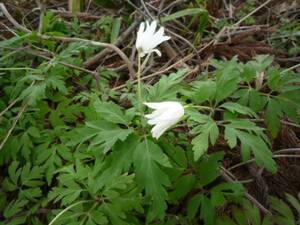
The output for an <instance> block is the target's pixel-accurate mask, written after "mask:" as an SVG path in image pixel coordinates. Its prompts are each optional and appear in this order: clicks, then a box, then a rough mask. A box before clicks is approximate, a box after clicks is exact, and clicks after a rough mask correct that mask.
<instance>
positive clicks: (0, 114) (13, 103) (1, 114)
mask: <svg viewBox="0 0 300 225" xmlns="http://www.w3.org/2000/svg"><path fill="white" fill-rule="evenodd" d="M18 101H19V98H16V99H15V100H13V101H12V102H11V103H10V104H9V105H8V106H7V107H6V108H5V109H4V110H3V111H2V112H1V113H0V117H1V116H3V115H4V113H6V112H7V111H8V110H9V109H10V108H11V107H13V106H14V105H15V104H16V103H17V102H18Z"/></svg>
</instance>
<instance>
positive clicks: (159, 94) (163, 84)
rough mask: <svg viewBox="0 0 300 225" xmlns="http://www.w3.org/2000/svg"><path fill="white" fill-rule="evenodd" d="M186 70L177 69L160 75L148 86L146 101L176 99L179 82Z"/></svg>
mask: <svg viewBox="0 0 300 225" xmlns="http://www.w3.org/2000/svg"><path fill="white" fill-rule="evenodd" d="M186 72H187V70H185V69H182V70H178V71H177V72H176V73H171V74H170V75H169V76H165V75H164V76H162V77H161V78H160V80H159V81H158V82H157V83H156V84H154V85H153V86H151V87H150V88H149V91H148V92H149V94H148V96H147V101H148V102H158V101H164V100H167V101H170V100H176V99H177V93H178V92H179V91H180V88H179V87H180V86H179V84H180V82H181V81H182V80H183V78H184V75H185V74H186Z"/></svg>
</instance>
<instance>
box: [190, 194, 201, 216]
mask: <svg viewBox="0 0 300 225" xmlns="http://www.w3.org/2000/svg"><path fill="white" fill-rule="evenodd" d="M202 198H203V195H202V194H196V195H195V196H193V197H192V198H191V199H190V200H189V202H188V206H187V216H188V218H189V219H190V220H192V219H194V218H195V216H196V214H197V211H198V210H199V207H200V204H201V199H202Z"/></svg>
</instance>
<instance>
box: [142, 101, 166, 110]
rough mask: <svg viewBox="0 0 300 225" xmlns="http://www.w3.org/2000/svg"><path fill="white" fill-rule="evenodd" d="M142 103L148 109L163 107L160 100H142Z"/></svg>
mask: <svg viewBox="0 0 300 225" xmlns="http://www.w3.org/2000/svg"><path fill="white" fill-rule="evenodd" d="M144 105H146V106H148V107H149V108H150V109H160V108H163V107H164V103H161V102H144Z"/></svg>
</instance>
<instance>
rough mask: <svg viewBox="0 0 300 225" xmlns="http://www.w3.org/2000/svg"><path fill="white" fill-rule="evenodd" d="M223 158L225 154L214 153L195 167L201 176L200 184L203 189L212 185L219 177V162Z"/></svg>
mask: <svg viewBox="0 0 300 225" xmlns="http://www.w3.org/2000/svg"><path fill="white" fill-rule="evenodd" d="M223 157H224V153H223V152H217V153H213V154H211V155H209V156H208V158H203V159H202V160H201V161H200V162H197V163H196V164H195V165H194V167H195V170H196V171H197V175H198V176H199V181H198V182H199V184H200V185H201V186H202V187H204V186H206V185H208V184H210V183H211V182H213V181H214V180H215V179H216V178H217V177H218V176H219V161H220V160H222V159H223Z"/></svg>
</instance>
